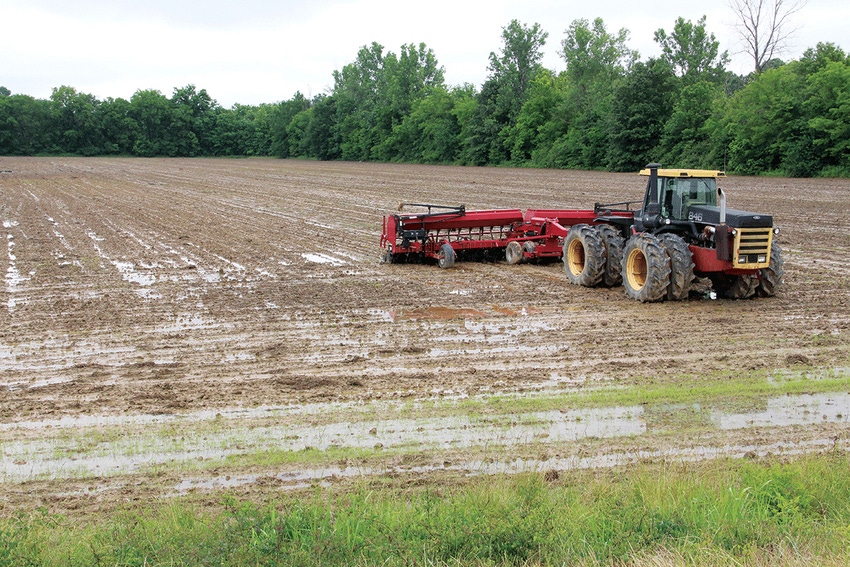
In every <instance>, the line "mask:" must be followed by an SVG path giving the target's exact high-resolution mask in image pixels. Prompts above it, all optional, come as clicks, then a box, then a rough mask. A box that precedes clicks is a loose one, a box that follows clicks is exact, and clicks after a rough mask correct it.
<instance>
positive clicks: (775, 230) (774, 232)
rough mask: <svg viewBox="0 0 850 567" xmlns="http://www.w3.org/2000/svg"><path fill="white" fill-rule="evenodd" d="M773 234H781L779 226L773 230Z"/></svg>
mask: <svg viewBox="0 0 850 567" xmlns="http://www.w3.org/2000/svg"><path fill="white" fill-rule="evenodd" d="M773 234H779V227H778V226H777V227H776V228H774V229H773Z"/></svg>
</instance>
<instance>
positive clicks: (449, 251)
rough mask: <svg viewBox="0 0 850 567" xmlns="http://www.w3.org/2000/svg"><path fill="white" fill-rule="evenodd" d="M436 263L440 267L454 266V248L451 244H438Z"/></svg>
mask: <svg viewBox="0 0 850 567" xmlns="http://www.w3.org/2000/svg"><path fill="white" fill-rule="evenodd" d="M437 264H438V265H439V266H440V267H441V268H444V269H445V268H454V265H455V249H454V248H452V245H451V244H448V243H446V244H443V245H442V246H440V252H439V253H438V254H437Z"/></svg>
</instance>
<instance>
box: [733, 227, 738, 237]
mask: <svg viewBox="0 0 850 567" xmlns="http://www.w3.org/2000/svg"><path fill="white" fill-rule="evenodd" d="M732 236H738V229H735V228H733V229H732Z"/></svg>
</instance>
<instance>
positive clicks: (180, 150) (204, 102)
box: [171, 85, 219, 156]
mask: <svg viewBox="0 0 850 567" xmlns="http://www.w3.org/2000/svg"><path fill="white" fill-rule="evenodd" d="M171 104H172V105H173V106H174V121H173V123H172V136H173V137H174V140H175V142H176V143H177V155H180V156H195V155H210V154H211V153H212V152H213V145H214V143H213V135H214V133H215V130H216V127H215V123H216V119H217V116H218V111H219V106H218V103H217V102H216V101H215V100H213V99H212V97H210V95H209V94H207V91H206V89H201V90H200V91H198V90H197V89H196V88H195V85H187V86H185V87H183V88H180V89H174V94H173V95H172V97H171Z"/></svg>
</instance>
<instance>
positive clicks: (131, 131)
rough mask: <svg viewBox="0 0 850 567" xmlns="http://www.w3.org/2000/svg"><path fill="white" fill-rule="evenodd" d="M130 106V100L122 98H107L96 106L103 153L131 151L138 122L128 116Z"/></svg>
mask: <svg viewBox="0 0 850 567" xmlns="http://www.w3.org/2000/svg"><path fill="white" fill-rule="evenodd" d="M130 106H131V105H130V102H129V101H128V100H125V99H123V98H117V99H111V98H108V99H106V100H105V101H103V102H102V103H100V104H99V105H98V106H97V109H96V111H97V113H98V114H99V119H98V122H99V123H100V127H101V134H102V135H103V152H104V153H105V154H123V155H129V154H132V153H133V146H134V145H135V143H136V139H137V138H138V136H139V124H138V122H136V121H135V120H134V119H133V118H132V117H131V116H130V114H131V112H130Z"/></svg>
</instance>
